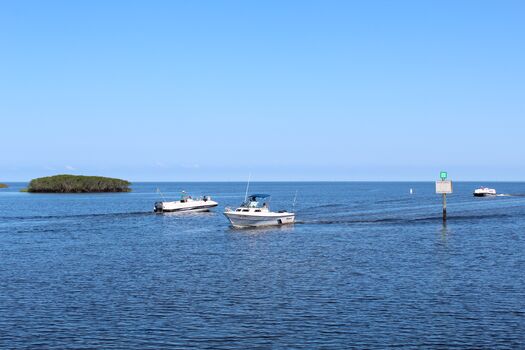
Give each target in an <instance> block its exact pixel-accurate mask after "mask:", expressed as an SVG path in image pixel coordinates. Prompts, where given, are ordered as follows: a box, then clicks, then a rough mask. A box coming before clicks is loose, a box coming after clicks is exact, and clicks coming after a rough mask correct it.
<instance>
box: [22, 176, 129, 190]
mask: <svg viewBox="0 0 525 350" xmlns="http://www.w3.org/2000/svg"><path fill="white" fill-rule="evenodd" d="M129 185H131V183H130V182H128V181H126V180H120V179H113V178H109V177H101V176H81V175H55V176H47V177H40V178H37V179H33V180H31V182H30V183H29V187H28V188H27V192H33V193H90V192H130V191H131V189H130V188H129Z"/></svg>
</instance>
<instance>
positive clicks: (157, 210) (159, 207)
mask: <svg viewBox="0 0 525 350" xmlns="http://www.w3.org/2000/svg"><path fill="white" fill-rule="evenodd" d="M153 211H154V212H155V213H162V212H163V211H164V206H163V205H162V202H155V207H154V208H153Z"/></svg>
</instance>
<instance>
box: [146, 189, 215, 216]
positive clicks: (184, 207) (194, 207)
mask: <svg viewBox="0 0 525 350" xmlns="http://www.w3.org/2000/svg"><path fill="white" fill-rule="evenodd" d="M217 205H218V203H217V202H215V201H212V200H211V197H210V196H203V197H199V198H192V196H190V195H188V194H187V193H186V192H184V191H182V194H181V198H180V200H178V201H172V202H156V203H155V206H154V208H153V211H154V212H156V213H164V212H174V211H193V212H196V211H197V212H198V211H209V210H210V209H211V208H214V207H216V206H217Z"/></svg>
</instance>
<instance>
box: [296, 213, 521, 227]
mask: <svg viewBox="0 0 525 350" xmlns="http://www.w3.org/2000/svg"><path fill="white" fill-rule="evenodd" d="M509 217H512V215H508V214H489V215H449V216H447V221H449V222H450V221H471V220H484V219H491V220H494V219H501V218H509ZM442 221H443V218H442V217H441V216H427V217H419V218H413V219H409V218H371V219H352V218H348V219H345V218H342V219H333V220H298V221H296V224H303V225H358V224H390V225H406V224H410V223H412V224H419V223H435V222H442Z"/></svg>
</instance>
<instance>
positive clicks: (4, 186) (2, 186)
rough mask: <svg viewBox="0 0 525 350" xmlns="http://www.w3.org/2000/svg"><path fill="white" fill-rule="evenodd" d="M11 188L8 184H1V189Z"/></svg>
mask: <svg viewBox="0 0 525 350" xmlns="http://www.w3.org/2000/svg"><path fill="white" fill-rule="evenodd" d="M7 187H9V186H7V185H6V184H0V188H7Z"/></svg>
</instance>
